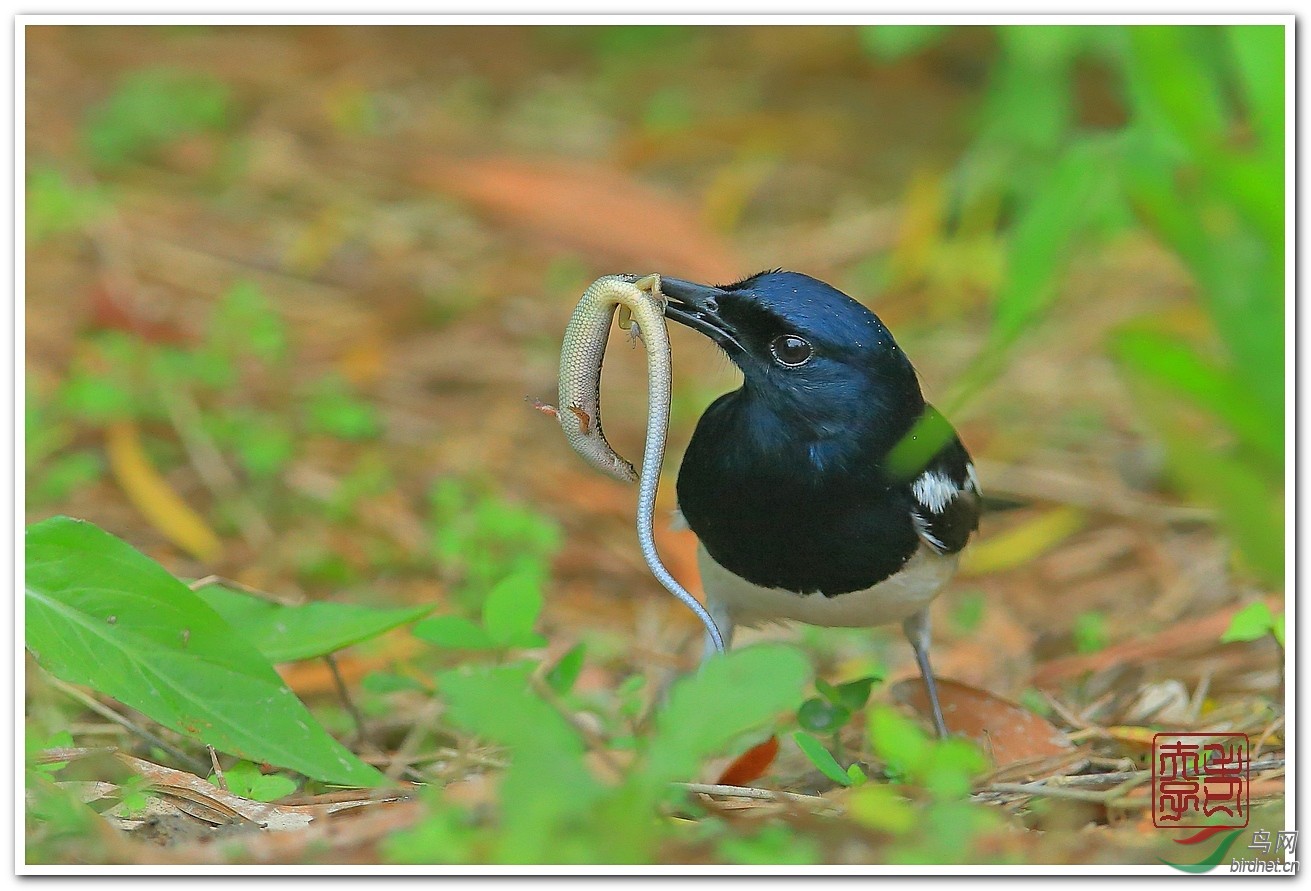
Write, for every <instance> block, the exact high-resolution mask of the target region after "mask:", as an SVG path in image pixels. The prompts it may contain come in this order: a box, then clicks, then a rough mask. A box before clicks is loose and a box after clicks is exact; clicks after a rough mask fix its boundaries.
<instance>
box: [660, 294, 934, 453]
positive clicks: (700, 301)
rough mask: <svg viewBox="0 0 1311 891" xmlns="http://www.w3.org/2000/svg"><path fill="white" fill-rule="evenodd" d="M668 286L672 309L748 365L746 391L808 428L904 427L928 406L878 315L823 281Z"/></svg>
mask: <svg viewBox="0 0 1311 891" xmlns="http://www.w3.org/2000/svg"><path fill="white" fill-rule="evenodd" d="M660 287H661V290H662V291H663V292H664V294H665V296H667V297H668V298H669V305H668V308H667V309H666V311H665V315H666V316H667V317H668V318H670V319H672V320H674V321H676V322H680V323H682V324H684V325H687V326H688V327H690V328H693V329H695V330H697V331H699V332H701V333H702V334H704V335H706V336H707V337H709V338H710V339H711V340H713V341H714V342H715V343H716V344H718V345H719V346H720V347H721V348H722V349H723V350H724V351H725V352H726V353H727V354H728V355H729V357H730V358H731V359H732V360H733V362H734V364H736V365H737V366H738V368H740V369H741V370H742V374H743V377H744V378H745V382H744V386H743V393H744V394H745V395H747V396H749V397H750V398H751V399H752V400H753V401H758V402H760V403H763V404H764V405H767V406H769V408H770V409H771V410H772V411H773V412H774V413H775V414H776V415H778V416H779V417H780V418H783V419H786V421H787V422H788V424H789V426H792V427H794V428H796V427H797V426H804V427H806V428H808V429H807V430H805V431H804V434H808V435H810V436H814V437H817V438H825V437H830V436H834V435H838V434H841V433H843V432H853V433H854V432H856V428H859V427H862V426H863V425H864V424H865V423H878V424H880V425H882V426H885V427H887V426H891V427H899V426H901V424H899V423H897V422H898V421H900V420H901V419H902V418H903V417H904V418H905V419H906V423H907V424H908V423H910V421H913V419H914V418H915V417H917V416H918V415H919V413H920V411H921V410H922V408H923V397H922V396H921V394H920V388H919V382H918V380H917V379H916V376H915V369H914V368H913V367H912V366H911V364H910V360H908V359H907V358H906V356H905V354H904V353H903V352H902V351H901V348H900V347H898V346H897V342H896V341H895V340H893V338H892V334H891V333H890V332H889V331H888V329H887V328H886V327H884V325H883V323H882V322H881V321H880V320H879V318H878V316H876V315H875V314H874V313H873V312H871V311H870V310H868V309H867V308H865V307H864V306H862V305H861V304H859V303H857V302H856V301H855V300H852V299H851V298H850V297H848V296H847V295H846V294H843V293H842V292H841V291H839V290H837V289H836V288H834V287H832V286H831V285H827V284H825V283H824V282H821V281H819V280H818V279H814V278H811V277H810V276H808V275H802V274H801V273H799V272H785V271H783V270H774V271H772V272H761V273H759V274H757V275H753V276H751V277H750V278H748V279H744V280H743V281H740V282H737V283H736V284H732V285H723V286H718V287H716V286H710V285H700V284H696V283H694V282H688V281H683V280H681V279H676V278H665V277H662V278H661V282H660ZM796 432H797V433H799V434H800V433H803V431H801V430H796ZM888 432H892V431H890V430H889V431H888ZM899 433H900V431H897V434H898V435H899Z"/></svg>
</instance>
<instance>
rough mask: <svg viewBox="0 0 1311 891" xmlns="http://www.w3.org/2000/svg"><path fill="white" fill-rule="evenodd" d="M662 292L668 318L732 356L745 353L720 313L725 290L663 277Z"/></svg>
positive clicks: (661, 279) (661, 280)
mask: <svg viewBox="0 0 1311 891" xmlns="http://www.w3.org/2000/svg"><path fill="white" fill-rule="evenodd" d="M660 292H661V293H662V294H664V295H665V297H667V298H668V299H669V303H668V304H667V305H666V306H665V318H668V319H672V320H673V321H675V322H678V323H679V324H682V325H686V326H687V327H689V328H691V329H692V330H693V331H699V332H701V333H702V334H704V335H705V336H706V337H709V338H710V339H711V340H713V341H714V342H715V343H716V344H718V345H719V346H720V348H722V349H723V350H724V351H726V352H727V353H729V355H732V354H733V353H734V352H735V351H736V352H738V353H745V352H746V350H745V348H743V346H742V344H741V343H739V342H738V339H737V337H736V336H735V335H734V332H733V329H732V327H731V326H730V325H729V324H728V323H727V322H726V321H724V317H723V316H721V315H720V314H719V302H720V300H722V299H723V298H724V297H725V296H726V294H727V292H726V291H724V289H723V288H716V287H714V286H713V285H699V284H697V283H696V282H689V281H685V280H683V279H681V278H667V277H665V276H663V275H662V276H661V277H660Z"/></svg>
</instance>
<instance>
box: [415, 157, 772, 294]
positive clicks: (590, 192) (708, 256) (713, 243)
mask: <svg viewBox="0 0 1311 891" xmlns="http://www.w3.org/2000/svg"><path fill="white" fill-rule="evenodd" d="M415 179H416V180H417V181H418V182H419V183H420V184H421V185H424V186H429V187H432V188H435V189H438V190H439V191H442V192H445V193H447V194H449V195H454V196H456V197H458V198H461V199H463V200H465V201H467V202H469V203H470V204H472V205H474V206H475V207H477V208H478V209H479V210H481V211H483V212H484V213H486V214H488V215H489V216H491V217H493V218H495V219H497V220H499V221H501V222H505V223H508V224H511V225H514V226H517V227H520V228H523V229H527V230H528V231H530V232H532V233H534V234H535V235H539V236H541V237H543V238H544V239H546V240H549V241H553V242H560V243H563V244H565V245H567V246H569V247H571V248H573V249H575V250H580V251H583V252H585V253H594V254H597V255H599V256H600V257H602V258H604V259H606V260H609V261H612V262H616V263H620V264H624V265H625V266H627V267H630V268H632V269H633V270H634V271H641V272H645V271H649V270H659V271H661V272H663V271H665V270H668V271H669V274H671V275H677V276H680V277H686V278H693V279H699V280H703V281H731V280H733V279H737V278H741V277H742V276H743V275H744V274H745V273H746V272H747V271H749V270H745V269H744V268H743V264H742V260H741V259H740V258H739V257H738V256H737V255H736V253H735V252H734V251H733V250H732V249H731V248H730V247H729V246H728V245H727V244H726V243H725V242H724V240H723V239H722V238H720V237H719V236H718V235H716V234H715V233H714V232H712V231H710V230H709V229H707V228H706V227H705V226H704V225H703V224H702V223H701V221H700V219H699V215H698V214H697V212H696V210H695V209H694V208H692V207H690V206H687V205H685V204H684V203H682V202H681V201H679V200H678V199H677V198H674V197H672V196H670V195H668V194H666V193H665V192H662V191H659V190H657V189H655V188H653V187H652V186H649V185H647V184H646V183H643V182H641V181H639V180H637V179H635V178H633V177H632V176H631V175H630V174H628V173H626V172H624V171H622V170H617V169H614V168H610V167H603V166H600V165H597V164H582V163H578V162H565V161H551V162H541V161H527V160H521V159H518V158H508V157H502V158H450V157H434V158H430V159H428V160H427V161H426V162H424V163H423V164H422V165H421V166H420V167H419V169H418V170H417V171H415Z"/></svg>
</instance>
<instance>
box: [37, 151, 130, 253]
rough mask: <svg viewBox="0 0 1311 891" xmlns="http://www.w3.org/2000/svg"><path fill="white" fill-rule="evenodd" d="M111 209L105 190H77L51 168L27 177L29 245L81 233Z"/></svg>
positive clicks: (91, 188) (84, 188)
mask: <svg viewBox="0 0 1311 891" xmlns="http://www.w3.org/2000/svg"><path fill="white" fill-rule="evenodd" d="M108 207H109V200H108V198H107V197H106V195H105V194H104V192H103V191H102V190H101V189H98V188H93V187H78V186H75V185H73V183H71V182H69V181H68V178H67V177H65V176H64V174H63V173H61V172H59V171H58V170H55V169H52V168H49V167H37V168H34V169H32V170H30V171H29V173H28V174H27V201H26V213H27V216H26V222H27V228H26V233H25V234H26V236H27V242H28V244H37V243H38V242H40V241H43V240H45V239H46V238H48V237H50V236H51V235H56V234H59V233H61V232H76V231H79V230H81V229H83V228H85V227H87V226H89V225H91V224H92V223H94V222H96V221H97V220H98V219H99V218H100V217H101V216H103V215H104V213H105V212H106V210H107V209H108Z"/></svg>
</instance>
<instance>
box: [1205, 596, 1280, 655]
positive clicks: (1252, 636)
mask: <svg viewBox="0 0 1311 891" xmlns="http://www.w3.org/2000/svg"><path fill="white" fill-rule="evenodd" d="M1279 618H1281V619H1282V618H1283V617H1282V616H1281V617H1279ZM1275 622H1276V619H1275V614H1274V613H1272V612H1271V611H1270V607H1268V606H1266V604H1265V601H1262V600H1256V601H1253V602H1252V603H1249V604H1248V605H1247V606H1245V607H1243V608H1242V609H1241V610H1239V611H1238V612H1237V613H1235V614H1234V617H1233V618H1232V619H1230V620H1229V627H1228V628H1226V629H1225V633H1224V634H1222V635H1220V643H1233V642H1234V641H1241V640H1260V639H1261V638H1263V637H1265V636H1266V635H1267V634H1271V633H1272V632H1273V631H1274V628H1275ZM1278 638H1279V645H1280V646H1283V643H1284V642H1283V639H1282V638H1283V631H1282V623H1281V628H1280V634H1279V635H1278Z"/></svg>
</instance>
